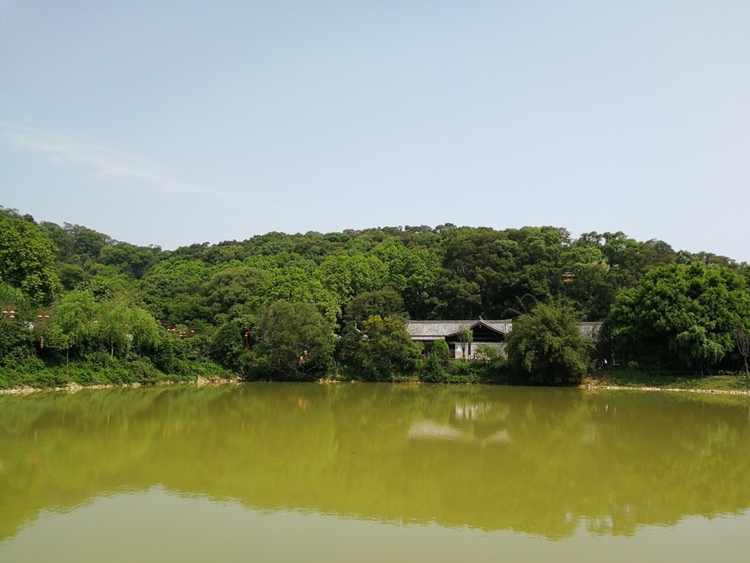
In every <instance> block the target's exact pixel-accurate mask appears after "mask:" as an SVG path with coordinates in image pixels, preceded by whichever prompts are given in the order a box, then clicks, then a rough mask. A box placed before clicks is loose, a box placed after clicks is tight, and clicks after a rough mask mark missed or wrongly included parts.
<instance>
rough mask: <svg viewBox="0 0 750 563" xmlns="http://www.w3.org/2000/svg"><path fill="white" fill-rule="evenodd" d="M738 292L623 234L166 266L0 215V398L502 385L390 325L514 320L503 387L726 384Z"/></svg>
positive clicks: (519, 232) (550, 231) (414, 241)
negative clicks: (213, 377)
mask: <svg viewBox="0 0 750 563" xmlns="http://www.w3.org/2000/svg"><path fill="white" fill-rule="evenodd" d="M749 281H750V266H748V265H747V264H745V263H738V262H735V261H734V260H732V259H730V258H726V257H722V256H717V255H714V254H710V253H689V252H685V251H675V250H674V249H672V248H671V247H670V246H669V245H668V244H667V243H665V242H663V241H659V240H649V241H645V242H642V241H636V240H634V239H632V238H629V237H628V236H626V235H625V234H623V233H621V232H617V233H595V232H592V233H586V234H583V235H581V236H580V237H577V238H573V237H571V235H570V233H569V232H568V231H566V230H565V229H562V228H557V227H524V228H521V229H504V230H496V229H491V228H481V227H480V228H474V227H457V226H455V225H451V224H446V225H440V226H438V227H434V228H433V227H426V226H419V227H409V226H407V227H384V228H374V229H365V230H357V231H355V230H347V231H344V232H338V233H327V234H322V233H315V232H311V233H306V234H294V235H288V234H283V233H268V234H265V235H260V236H255V237H252V238H250V239H248V240H245V241H239V242H238V241H230V242H223V243H219V244H208V243H203V244H194V245H191V246H187V247H182V248H179V249H177V250H174V251H165V250H162V249H160V248H159V247H143V246H136V245H132V244H128V243H125V242H119V241H116V240H114V239H112V238H111V237H109V236H107V235H105V234H102V233H99V232H96V231H94V230H92V229H88V228H86V227H82V226H79V225H71V224H67V223H66V224H64V225H63V226H59V225H57V224H54V223H49V222H40V223H37V222H36V221H35V220H34V219H33V218H32V217H31V216H29V215H21V214H19V213H17V212H15V211H13V210H8V209H0V304H2V305H3V311H4V312H3V314H2V319H1V320H0V323H1V324H0V330H1V333H0V356H1V358H0V370H2V372H3V374H4V378H5V379H4V382H5V384H6V385H9V384H11V383H12V384H18V383H19V381H21V382H23V381H27V382H33V381H36V380H39V379H44V378H47V379H49V381H48V382H49V383H59V382H61V381H58V379H61V378H62V380H64V379H65V378H70V377H72V378H73V379H84V380H85V381H86V382H88V381H89V380H92V381H95V380H97V378H98V377H106V376H100V375H96V374H99V373H101V372H102V369H98V368H105V371H106V370H107V369H108V370H110V372H112V373H115V372H117V373H120V374H121V375H120V376H118V378H119V379H118V380H120V379H125V380H127V379H128V378H129V377H135V378H136V379H138V380H153V379H158V378H160V377H164V376H165V374H167V375H169V376H170V377H177V378H179V377H185V378H190V377H195V376H196V375H204V374H208V373H221V372H226V371H231V372H234V373H239V374H241V375H244V376H246V377H261V378H294V379H304V378H312V377H319V376H321V375H326V374H328V375H330V374H340V375H342V376H346V377H359V378H365V379H391V378H398V377H409V376H414V375H419V376H421V377H422V378H423V379H426V380H437V381H444V380H450V378H451V377H453V376H455V377H459V379H460V377H465V376H466V373H464V372H467V373H468V372H471V374H473V375H472V377H475V378H480V377H481V378H487V377H490V378H491V377H494V376H497V377H500V376H499V375H498V374H500V373H501V372H502V373H503V374H504V375H502V377H503V378H507V377H511V376H509V375H507V374H508V373H509V371H508V365H507V363H506V362H505V361H504V359H503V358H492V359H490V360H488V361H486V362H479V364H482V365H481V366H479V364H477V365H476V366H474V367H471V368H469V367H461V366H460V367H456V366H455V365H454V364H456V362H449V361H448V360H447V359H445V360H443V359H441V358H443V356H444V350H442V349H441V347H440V346H438V347H437V350H435V351H434V352H433V353H429V354H424V353H422V352H423V351H422V350H420V349H419V347H418V346H417V345H416V344H414V343H412V342H411V341H410V340H409V338H408V335H407V334H406V332H405V330H404V326H403V319H404V318H413V319H475V318H479V317H480V316H481V317H483V318H486V319H501V318H515V317H518V316H519V315H523V316H524V318H525V319H527V320H528V323H527V326H532V325H533V324H534V323H536V325H535V328H534V329H533V330H530V331H527V333H528V335H529V336H532V335H533V336H534V337H535V338H536V339H537V340H538V342H535V343H534V342H531V343H530V342H516V343H515V344H514V343H513V342H512V340H513V337H511V342H509V353H510V358H509V359H510V360H511V361H510V367H513V365H515V366H516V369H515V371H514V373H519V372H521V371H524V370H525V371H526V372H527V373H534V372H540V371H547V372H550V371H551V370H552V371H554V370H555V369H563V371H564V369H567V368H560V366H561V365H572V364H575V365H576V368H575V370H574V371H575V372H576V374H578V373H579V372H580V369H588V367H587V366H589V365H590V361H597V360H599V361H603V360H604V359H608V360H610V361H611V360H612V359H613V358H614V359H615V360H616V361H619V362H623V363H625V362H627V363H630V364H634V363H638V365H641V366H643V367H647V366H653V367H659V368H661V369H682V370H692V371H696V372H703V371H706V370H715V369H728V370H739V369H741V368H742V367H743V365H744V357H743V354H745V355H746V354H747V336H746V334H747V333H748V332H750V291H749V289H748V285H749ZM539 304H546V309H544V310H542V309H540V308H539V307H538V305H539ZM537 309H539V310H538V311H537ZM535 311H537V312H536V315H537V317H536V319H531V316H532V315H533V314H534V312H535ZM532 320H533V322H532ZM575 320H606V326H605V330H604V333H603V338H602V341H601V342H599V343H598V346H597V348H596V350H594V351H593V352H592V351H587V352H586V358H585V361H584V360H583V359H582V358H581V357H576V358H574V360H575V361H573V362H572V364H571V363H570V357H569V355H568V354H567V352H568V348H567V347H568V346H572V347H573V349H575V350H577V351H576V352H575V354H578V353H579V351H580V350H583V346H579V344H580V343H578V342H577V341H576V342H574V343H572V344H571V343H570V342H567V343H566V342H565V338H566V334H567V333H565V331H566V330H567V329H568V328H569V327H570V326H573V325H571V321H575ZM519 326H521V325H519ZM514 332H516V331H514ZM547 333H548V334H547ZM545 335H546V336H548V337H549V338H545ZM518 338H520V336H519V337H518ZM571 338H573V337H571ZM530 346H531V348H530ZM581 353H582V352H581ZM575 354H574V355H575ZM433 356H434V357H433ZM532 358H536V359H535V360H533V361H532ZM535 362H536V363H535ZM540 362H541V363H540ZM462 364H466V363H465V362H463V363H462ZM61 366H66V370H62V371H61V370H60V369H59V368H61ZM133 366H135V367H133ZM523 366H525V367H523ZM76 370H79V372H76ZM118 370H120V371H119V372H118ZM462 370H463V371H462ZM510 371H513V370H510ZM83 372H85V373H86V374H88V375H85V376H83V375H80V373H83ZM35 373H36V374H46V375H44V377H42V376H35V375H29V374H35ZM71 373H73V374H75V373H79V375H72V376H71V375H70V374H71ZM133 373H135V374H137V375H135V376H133V375H126V374H133ZM457 373H458V375H456V374H457ZM61 374H67V375H61ZM92 374H94V375H92ZM518 377H520V376H518ZM578 377H579V375H575V376H574V377H573V378H572V380H576V379H577V378H578ZM56 378H57V379H56ZM87 378H88V379H87ZM511 378H512V377H511ZM521 379H523V378H521ZM536 381H538V382H545V381H546V379H545V378H541V379H537V380H536ZM62 382H64V381H62ZM555 382H568V378H563V379H562V380H560V381H555ZM0 384H3V379H2V377H0Z"/></svg>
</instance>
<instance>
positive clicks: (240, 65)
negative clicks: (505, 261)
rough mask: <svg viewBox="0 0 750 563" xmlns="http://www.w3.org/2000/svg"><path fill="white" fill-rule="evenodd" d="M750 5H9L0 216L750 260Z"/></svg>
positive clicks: (171, 234) (189, 232)
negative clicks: (408, 233) (612, 246)
mask: <svg viewBox="0 0 750 563" xmlns="http://www.w3.org/2000/svg"><path fill="white" fill-rule="evenodd" d="M749 27H750V2H747V0H717V1H716V2H706V1H705V0H701V1H692V0H674V1H672V0H656V1H654V0H650V1H643V2H641V1H630V2H601V1H599V0H594V1H576V0H572V1H568V2H558V1H552V0H550V1H546V2H540V1H535V0H523V1H518V2H516V1H501V0H495V1H489V2H474V1H471V0H463V1H460V2H459V1H455V0H454V1H431V2H428V1H403V0H402V1H378V2H375V1H373V2H358V1H356V0H345V1H341V2H325V1H318V2H310V1H304V2H286V1H283V0H279V1H274V2H267V1H264V2H253V1H247V0H245V1H238V2H224V1H212V2H205V1H204V2H190V1H179V2H178V1H174V2H167V1H154V0H150V1H145V2H141V1H137V0H132V1H128V2H100V1H88V2H79V1H75V0H69V1H66V2H54V1H51V0H47V1H45V2H41V1H35V0H23V1H13V0H10V1H9V0H0V205H3V206H5V207H10V208H16V209H19V210H20V211H22V212H24V213H31V214H32V215H33V216H34V217H35V218H36V219H37V220H50V221H55V222H58V223H62V222H64V221H67V222H71V223H77V224H82V225H86V226H89V227H91V228H94V229H97V230H99V231H102V232H105V233H107V234H109V235H111V236H113V237H114V238H116V239H118V240H124V241H128V242H132V243H137V244H158V245H160V246H162V247H164V248H174V247H176V246H179V245H183V244H189V243H193V242H203V241H210V242H217V241H221V240H232V239H237V240H240V239H245V238H248V237H250V236H252V235H254V234H260V233H264V232H268V231H285V232H306V231H311V230H312V231H321V232H329V231H336V230H342V229H346V228H365V227H373V226H385V225H439V224H442V223H454V224H457V225H474V226H479V225H482V226H491V227H496V228H507V227H520V226H524V225H555V226H561V227H566V228H567V229H569V230H570V231H571V232H572V233H574V234H580V233H582V232H588V231H592V230H597V231H600V232H604V231H618V230H622V231H624V232H626V233H628V234H629V235H631V236H633V237H635V238H638V239H641V240H646V239H651V238H658V239H662V240H665V241H667V242H668V243H670V244H671V245H672V246H673V247H674V248H676V249H686V250H691V251H698V250H707V251H711V252H715V253H717V254H723V255H727V256H731V257H734V258H736V259H740V260H750V245H749V244H748V242H749V241H750V182H749V181H748V180H750V33H748V28H749Z"/></svg>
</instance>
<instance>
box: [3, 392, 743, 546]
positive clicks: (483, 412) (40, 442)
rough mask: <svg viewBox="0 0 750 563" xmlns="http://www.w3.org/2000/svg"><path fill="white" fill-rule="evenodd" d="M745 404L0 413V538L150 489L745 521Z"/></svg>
mask: <svg viewBox="0 0 750 563" xmlns="http://www.w3.org/2000/svg"><path fill="white" fill-rule="evenodd" d="M747 412H748V411H747V406H746V405H745V404H743V403H737V404H732V403H721V402H711V401H704V400H698V399H696V398H685V397H682V396H672V395H669V396H668V395H662V394H653V395H644V394H631V393H611V394H604V393H603V394H596V395H591V394H585V393H581V392H577V391H573V390H554V389H519V388H499V387H498V388H495V387H492V388H487V387H441V386H434V387H432V386H429V387H428V386H419V387H416V386H415V387H409V386H387V385H358V384H355V385H335V386H318V385H309V384H308V385H291V384H290V385H279V384H273V385H266V384H258V385H249V386H243V387H242V388H240V389H237V388H233V387H225V388H211V389H192V388H175V389H168V388H167V389H150V390H128V391H111V392H101V391H100V392H91V393H88V392H84V393H79V394H77V395H72V396H69V395H44V396H41V395H40V396H32V397H26V398H22V399H19V398H0V461H2V470H0V490H2V491H3V502H2V503H0V537H5V536H8V535H11V534H13V533H15V530H16V529H17V528H18V526H19V525H21V524H23V523H24V522H27V521H28V520H29V519H30V518H33V517H34V515H35V514H36V513H38V511H39V510H42V509H58V508H67V507H71V506H75V505H77V504H80V503H81V502H85V501H87V500H89V499H91V498H93V497H95V496H99V495H104V494H109V493H112V492H115V491H118V490H123V489H144V488H147V487H150V486H152V485H154V484H163V485H165V486H166V487H168V488H170V489H172V490H176V491H181V492H187V493H195V494H205V495H209V496H211V497H213V498H217V499H236V500H239V501H240V502H243V503H245V504H247V505H249V506H252V507H255V508H260V509H279V508H285V509H305V510H313V511H321V512H326V513H334V514H342V515H352V516H354V517H366V518H373V519H379V520H393V521H413V522H431V521H435V522H438V523H440V524H442V525H448V526H472V527H477V528H483V529H488V530H495V529H511V530H518V531H524V532H529V533H534V534H543V535H545V536H548V537H562V536H565V535H569V534H570V533H572V531H573V530H575V528H576V527H577V526H578V523H579V522H580V521H584V522H585V525H586V527H587V528H588V529H589V530H590V531H592V532H594V533H603V534H628V533H632V532H633V531H634V530H635V528H636V527H637V526H638V525H640V524H647V523H665V524H670V523H674V522H676V521H678V520H679V519H680V518H682V517H683V516H685V515H691V514H705V515H715V514H719V513H726V512H736V511H741V510H744V509H746V508H747V507H748V506H750V451H749V450H748V438H749V437H750V432H749V427H748V416H747Z"/></svg>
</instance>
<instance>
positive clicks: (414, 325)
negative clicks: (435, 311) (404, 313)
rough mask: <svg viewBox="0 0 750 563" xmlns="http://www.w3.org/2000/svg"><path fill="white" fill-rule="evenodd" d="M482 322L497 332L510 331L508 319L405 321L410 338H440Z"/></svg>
mask: <svg viewBox="0 0 750 563" xmlns="http://www.w3.org/2000/svg"><path fill="white" fill-rule="evenodd" d="M479 324H484V325H485V326H487V327H489V328H491V329H493V330H496V331H497V332H502V333H503V334H504V333H507V332H510V328H511V326H512V323H511V321H510V320H502V321H485V320H476V319H475V320H467V321H407V322H406V330H407V332H408V333H409V334H410V335H411V337H412V338H415V339H421V338H441V337H446V336H450V335H452V334H458V333H459V332H461V331H462V330H464V329H467V328H473V327H474V326H476V325H479Z"/></svg>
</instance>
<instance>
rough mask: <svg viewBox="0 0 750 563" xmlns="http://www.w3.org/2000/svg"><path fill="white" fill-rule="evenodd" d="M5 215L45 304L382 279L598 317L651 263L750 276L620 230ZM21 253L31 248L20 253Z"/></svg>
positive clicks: (177, 303)
mask: <svg viewBox="0 0 750 563" xmlns="http://www.w3.org/2000/svg"><path fill="white" fill-rule="evenodd" d="M0 220H1V221H2V230H3V235H2V236H0V277H1V278H2V281H3V282H5V284H7V285H11V286H14V287H19V288H22V289H24V290H25V292H26V294H28V295H29V296H30V297H31V298H32V299H33V300H34V301H36V302H38V303H44V304H49V303H50V302H51V301H52V300H53V299H54V298H55V296H59V295H60V294H61V293H63V292H66V291H70V290H74V289H88V290H91V291H92V292H93V293H94V295H95V296H97V297H99V298H103V297H113V296H127V299H128V300H130V301H132V302H134V303H139V304H142V305H144V306H145V307H146V308H147V309H149V310H150V311H151V312H152V313H153V314H154V315H155V316H156V318H157V319H159V320H160V321H163V322H166V323H173V324H186V325H202V324H220V323H221V322H223V321H225V320H226V319H227V318H229V317H232V316H237V315H245V314H253V313H257V311H258V309H259V308H260V307H262V306H263V305H264V304H267V303H270V302H273V301H276V300H280V299H285V300H291V301H303V302H310V303H313V304H315V305H316V306H317V307H318V308H319V309H320V310H321V312H323V313H324V314H325V316H326V317H328V318H330V319H332V320H334V319H335V318H337V317H339V318H340V316H341V314H342V312H345V310H346V307H347V304H348V303H349V302H350V301H351V299H352V298H353V297H355V296H357V295H360V294H363V293H367V292H373V291H378V290H383V289H393V290H395V291H396V292H397V293H398V294H399V295H400V296H401V298H402V299H403V303H404V308H405V310H406V312H407V313H408V314H409V316H410V317H411V318H415V319H435V318H444V319H467V318H477V317H478V316H480V315H481V316H483V317H484V318H506V317H512V316H515V315H516V314H517V311H518V309H519V308H520V307H521V305H520V304H519V299H521V298H523V299H531V298H530V297H528V296H533V297H534V298H536V299H537V300H540V301H547V300H548V299H549V298H550V297H555V296H560V297H563V298H565V299H567V300H570V301H571V302H573V303H574V304H575V306H576V307H577V309H578V310H579V311H580V313H581V315H582V316H583V318H585V319H588V320H600V319H603V318H605V317H606V316H607V314H608V312H609V309H610V307H611V305H612V303H613V301H614V298H615V295H616V294H617V292H618V290H620V289H623V288H628V287H632V286H634V285H635V284H636V283H637V282H638V281H639V280H640V279H641V277H642V276H643V274H644V273H645V272H647V271H648V270H649V269H650V268H652V267H654V266H658V265H664V264H672V263H678V264H679V263H685V264H687V263H690V262H694V261H700V262H703V263H712V264H714V263H715V264H720V265H724V266H727V267H729V268H731V269H734V270H737V271H738V272H739V273H740V274H741V275H742V276H744V277H745V278H746V279H750V267H749V266H748V265H747V264H745V263H737V262H735V261H734V260H732V259H730V258H726V257H722V256H717V255H714V254H710V253H698V254H695V253H689V252H685V251H676V250H674V249H673V248H672V247H671V246H670V245H669V244H667V243H666V242H663V241H660V240H648V241H637V240H634V239H632V238H630V237H628V236H627V235H626V234H624V233H621V232H617V233H596V232H591V233H586V234H583V235H581V236H580V237H578V238H573V237H571V235H570V233H569V232H568V231H567V230H566V229H564V228H559V227H524V228H520V229H503V230H496V229H492V228H484V227H480V228H474V227H456V226H454V225H451V224H446V225H440V226H437V227H434V228H433V227H427V226H419V227H410V226H406V227H383V228H373V229H365V230H346V231H343V232H337V233H327V234H322V233H316V232H310V233H306V234H293V235H288V234H284V233H275V232H274V233H268V234H265V235H259V236H254V237H252V238H250V239H247V240H244V241H239V242H238V241H227V242H221V243H218V244H209V243H203V244H194V245H191V246H186V247H182V248H178V249H177V250H174V251H164V250H161V249H160V248H159V247H143V246H136V245H132V244H129V243H126V242H120V241H116V240H114V239H113V238H111V237H110V236H108V235H106V234H102V233H99V232H96V231H94V230H92V229H88V228H86V227H83V226H79V225H72V224H68V223H66V224H64V225H63V226H60V225H57V224H54V223H49V222H39V223H37V222H35V221H34V219H33V218H32V217H31V216H29V215H20V214H18V213H17V212H15V211H12V210H7V209H6V210H2V217H1V218H0ZM11 225H14V226H13V227H12V228H11ZM11 232H13V233H14V234H13V236H11ZM21 254H24V255H25V256H26V258H25V261H22V262H21V263H18V261H17V260H15V259H16V258H17V257H18V256H19V255H21ZM571 274H572V275H571ZM6 293H7V290H6ZM6 300H7V299H6Z"/></svg>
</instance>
